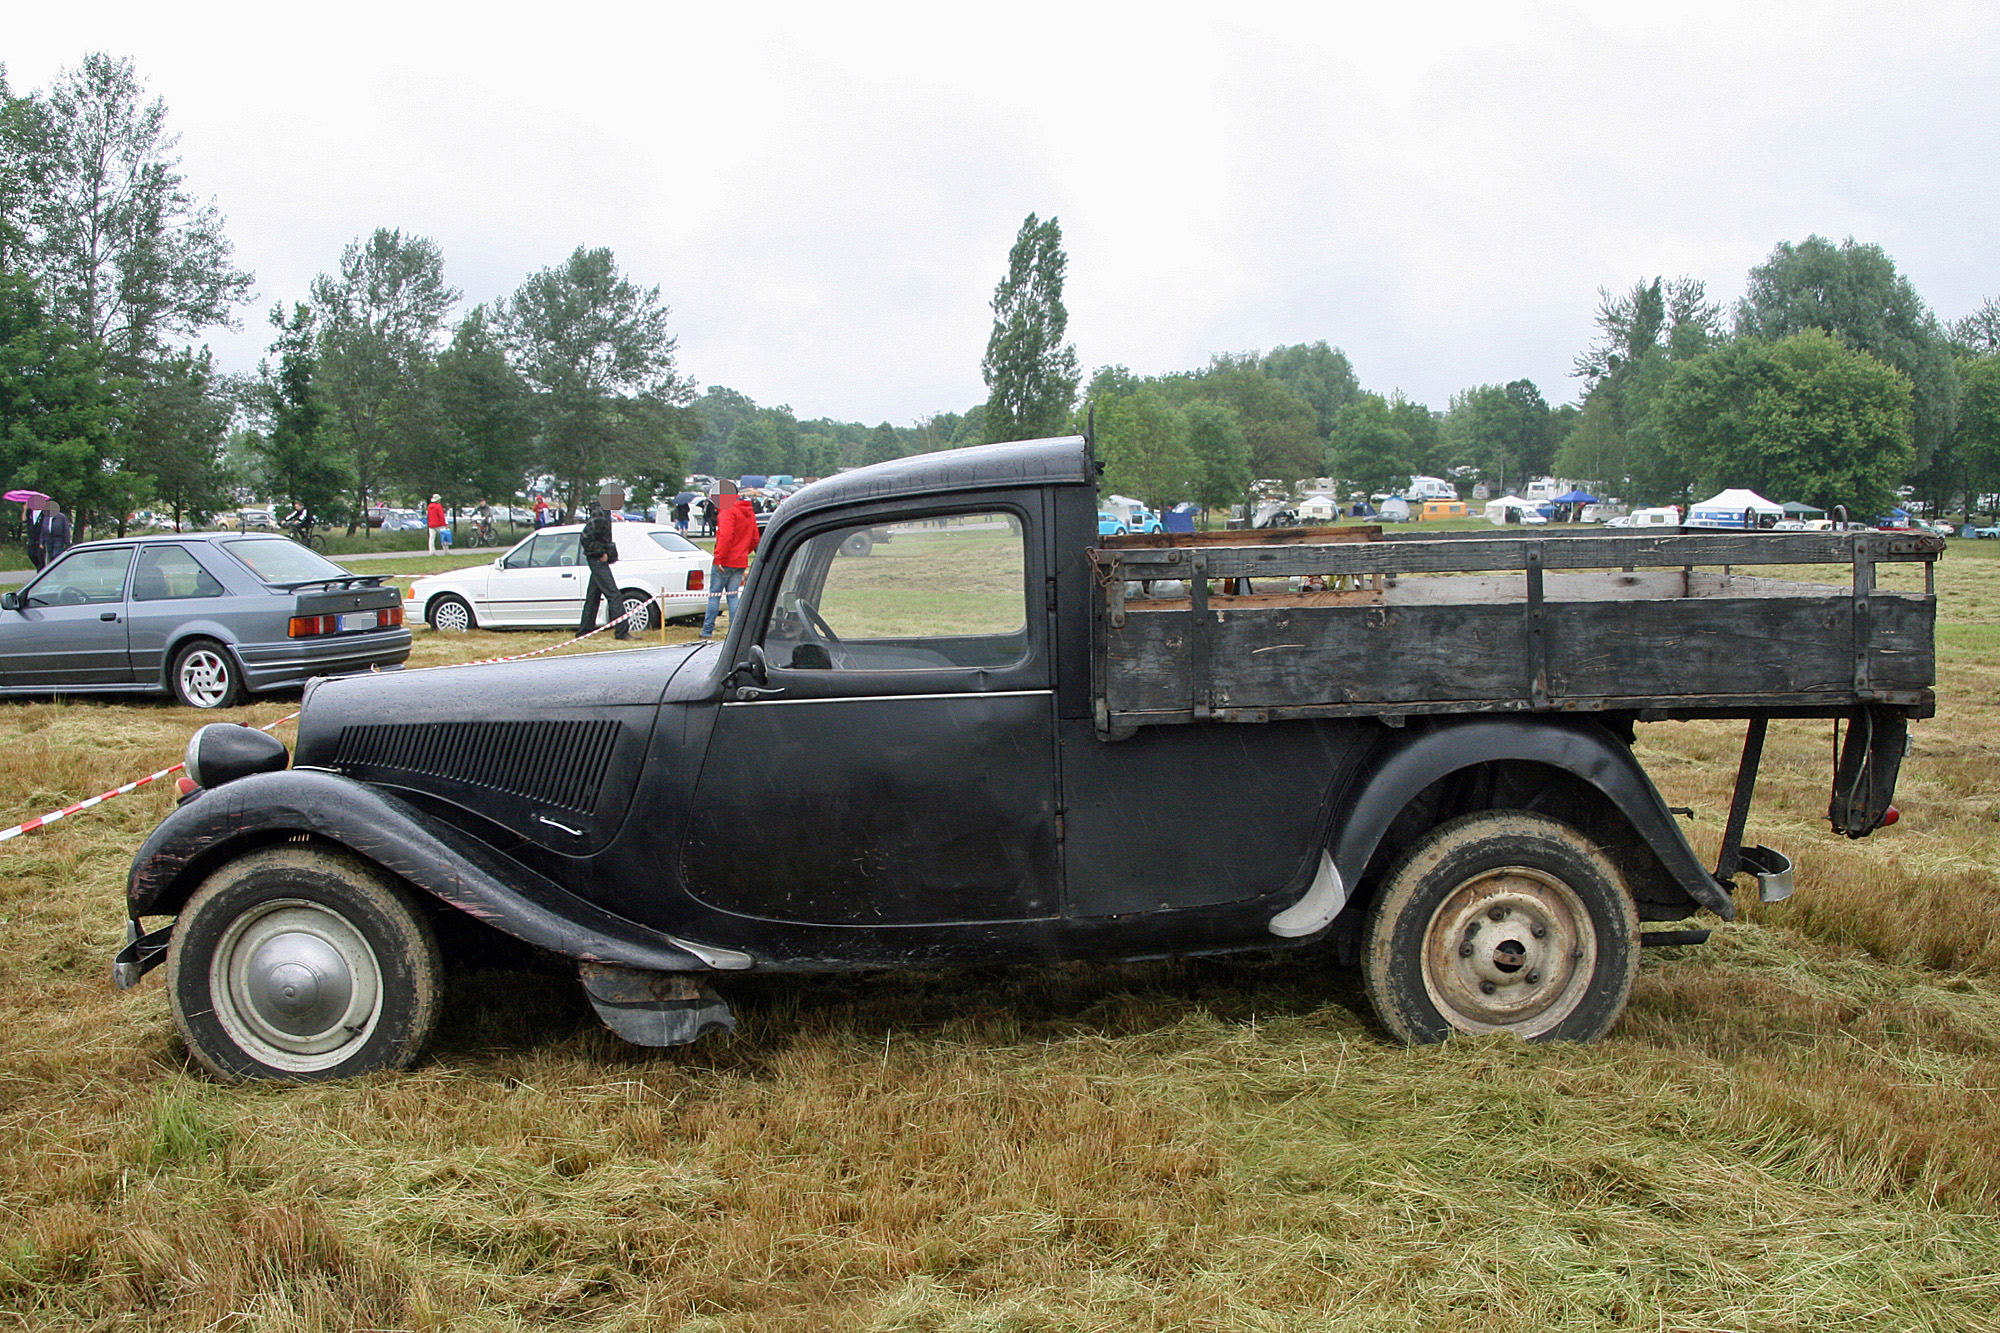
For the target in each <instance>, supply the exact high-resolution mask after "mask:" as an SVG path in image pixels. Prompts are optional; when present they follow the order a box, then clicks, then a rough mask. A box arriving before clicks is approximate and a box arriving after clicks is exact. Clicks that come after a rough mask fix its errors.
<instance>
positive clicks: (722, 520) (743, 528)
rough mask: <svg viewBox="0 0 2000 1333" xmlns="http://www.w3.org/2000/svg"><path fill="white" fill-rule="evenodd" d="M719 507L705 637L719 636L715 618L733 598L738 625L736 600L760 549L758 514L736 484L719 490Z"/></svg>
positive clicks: (733, 616) (731, 604) (726, 484)
mask: <svg viewBox="0 0 2000 1333" xmlns="http://www.w3.org/2000/svg"><path fill="white" fill-rule="evenodd" d="M716 489H717V491H718V492H719V493H718V494H717V496H716V503H717V505H719V506H720V508H721V512H720V513H719V514H717V515H716V519H715V571H714V574H713V576H712V577H711V578H710V579H709V581H708V614H707V615H706V616H704V617H703V618H702V622H701V637H702V638H704V639H706V638H711V637H713V635H714V634H715V616H716V613H717V612H719V611H720V610H722V598H723V595H724V594H725V593H726V594H728V596H729V620H730V623H731V624H734V623H735V621H736V597H737V594H738V593H739V592H741V591H742V589H743V572H744V571H745V570H747V569H749V568H750V553H751V552H752V551H754V550H756V549H757V537H758V532H757V511H756V510H754V509H752V508H751V507H750V502H749V501H748V500H746V499H744V498H743V497H742V496H741V495H738V494H737V493H736V483H735V482H733V481H725V482H723V483H722V484H721V485H720V486H718V487H717V488H716Z"/></svg>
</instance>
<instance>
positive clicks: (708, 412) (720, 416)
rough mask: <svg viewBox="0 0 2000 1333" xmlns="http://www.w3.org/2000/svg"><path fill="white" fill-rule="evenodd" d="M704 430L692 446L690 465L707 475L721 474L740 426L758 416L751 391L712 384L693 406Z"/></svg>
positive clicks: (690, 448)
mask: <svg viewBox="0 0 2000 1333" xmlns="http://www.w3.org/2000/svg"><path fill="white" fill-rule="evenodd" d="M694 410H695V414H696V415H697V416H698V417H699V418H700V421H701V430H700V431H699V432H698V433H697V434H696V435H695V438H694V443H693V444H692V445H691V446H689V451H688V452H689V458H688V466H689V467H690V468H692V469H693V470H694V471H696V472H699V473H701V474H702V475H704V476H711V477H719V476H721V475H722V474H723V472H724V470H725V469H724V467H723V451H724V450H725V449H726V448H727V447H728V445H729V437H730V436H731V435H733V434H734V433H735V432H736V429H737V427H739V426H741V425H742V424H743V423H744V422H746V421H748V420H750V419H751V418H752V417H754V416H756V415H757V404H756V403H755V402H754V401H752V400H751V398H750V396H749V395H748V394H741V393H738V392H736V390H734V389H725V388H724V387H723V386H721V385H720V384H711V385H709V386H708V389H707V390H706V391H705V392H704V393H703V394H702V396H701V397H700V398H699V399H697V400H696V402H695V405H694Z"/></svg>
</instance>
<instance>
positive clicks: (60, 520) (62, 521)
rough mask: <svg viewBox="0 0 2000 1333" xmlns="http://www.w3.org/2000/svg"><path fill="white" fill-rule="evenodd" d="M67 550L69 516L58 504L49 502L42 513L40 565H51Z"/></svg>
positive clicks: (52, 501)
mask: <svg viewBox="0 0 2000 1333" xmlns="http://www.w3.org/2000/svg"><path fill="white" fill-rule="evenodd" d="M68 549H69V515H68V514H65V513H64V512H63V507H62V505H61V504H60V503H58V502H57V501H54V500H51V501H49V506H48V508H46V509H44V510H43V511H42V563H43V564H48V565H53V564H54V563H55V562H56V561H57V560H58V559H59V558H60V557H61V556H62V553H63V552H64V551H67V550H68ZM38 568H39V566H38Z"/></svg>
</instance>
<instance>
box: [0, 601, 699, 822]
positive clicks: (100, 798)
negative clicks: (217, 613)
mask: <svg viewBox="0 0 2000 1333" xmlns="http://www.w3.org/2000/svg"><path fill="white" fill-rule="evenodd" d="M656 600H659V602H660V613H661V614H662V615H665V614H666V609H667V608H666V602H665V600H664V599H656ZM652 604H653V603H652V602H651V601H647V602H643V603H641V604H640V605H638V606H635V607H633V608H632V609H631V610H630V611H627V612H626V613H625V614H624V615H622V616H619V617H618V618H617V619H616V620H607V621H605V622H604V623H603V624H602V625H599V626H598V627H597V628H596V629H594V630H592V631H590V633H588V634H579V635H577V636H576V637H575V638H573V639H564V640H563V641H562V642H561V643H552V644H550V645H549V646H548V647H546V648H537V649H535V650H534V651H533V652H531V653H515V654H514V655H513V656H512V657H482V658H479V659H478V660H476V661H472V662H445V663H441V664H440V666H486V665H487V664H489V663H492V662H519V661H523V660H525V659H527V658H530V657H540V656H541V655H542V654H543V653H552V652H555V651H556V650H557V649H559V648H567V647H569V646H570V645H571V644H576V643H582V642H583V641H584V640H585V639H593V638H596V637H597V636H598V635H600V634H602V633H604V631H605V630H608V629H612V628H614V627H616V626H618V625H622V624H624V623H625V622H626V621H627V620H629V619H631V618H632V617H633V616H635V615H637V614H639V612H641V611H643V610H645V609H646V608H647V607H650V606H651V605H652ZM421 669H422V670H426V671H434V670H438V669H439V668H438V667H424V668H421ZM298 717H299V715H298V714H297V713H293V714H292V715H291V716H290V717H281V718H279V719H278V720H277V721H276V722H269V723H266V724H265V725H263V726H261V727H259V728H257V730H259V731H274V730H276V729H277V728H279V727H282V726H284V725H285V724H286V723H287V722H296V721H298ZM244 725H246V726H247V725H249V724H248V723H245V724H244ZM186 767H187V762H186V761H185V760H183V761H182V762H180V763H178V764H175V765H174V766H173V767H172V768H163V769H161V770H160V771H159V772H157V773H148V774H147V775H146V776H145V777H143V778H140V779H139V780H138V781H136V782H128V783H126V784H125V785H124V786H122V787H113V788H112V789H111V790H110V791H107V792H101V793H99V794H98V795H96V796H92V797H90V798H89V799H88V800H82V801H78V802H77V803H76V804H75V805H66V806H64V807H63V808H62V809H60V810H51V811H49V812H48V813H47V814H45V815H38V816H36V817H35V818H33V819H30V820H28V821H27V822H26V823H24V824H16V825H14V827H13V828H10V829H0V842H6V841H7V840H8V839H9V838H18V837H20V836H21V835H22V834H23V833H33V832H34V831H35V830H36V829H38V828H46V827H48V826H49V825H50V824H53V823H55V822H56V821H57V820H58V819H67V818H68V817H69V816H71V815H73V814H77V813H78V812H80V811H84V810H88V809H90V808H91V807H92V806H94V805H102V804H104V803H105V802H106V801H108V800H110V799H111V798H112V797H114V796H123V795H125V794H126V793H127V792H135V791H137V790H139V788H141V787H143V786H145V785H146V784H147V783H149V782H158V781H159V780H160V779H161V778H166V777H172V776H173V775H174V774H176V773H178V772H180V771H181V770H182V769H184V768H186Z"/></svg>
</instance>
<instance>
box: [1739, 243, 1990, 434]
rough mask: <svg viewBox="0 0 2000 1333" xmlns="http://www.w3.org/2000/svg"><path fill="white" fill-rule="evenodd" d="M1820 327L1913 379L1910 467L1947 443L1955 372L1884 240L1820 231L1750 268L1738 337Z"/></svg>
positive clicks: (1953, 418)
mask: <svg viewBox="0 0 2000 1333" xmlns="http://www.w3.org/2000/svg"><path fill="white" fill-rule="evenodd" d="M1807 329H1820V330H1822V331H1824V332H1826V333H1828V334H1831V335H1832V336H1833V337H1835V338H1837V339H1839V340H1840V341H1841V342H1842V343H1845V344H1846V345H1847V346H1849V347H1852V348H1854V349H1855V350H1857V351H1861V352H1866V353H1867V354H1868V355H1870V356H1872V357H1874V358H1875V359H1876V360H1878V361H1880V362H1882V363H1883V364H1884V365H1888V366H1893V367H1895V368H1896V369H1897V370H1900V371H1902V372H1903V374H1904V375H1905V376H1907V377H1908V378H1909V380H1910V384H1911V390H1912V397H1911V407H1912V411H1913V413H1914V415H1913V418H1912V419H1913V422H1914V426H1913V443H1914V444H1915V446H1916V453H1915V455H1914V463H1913V466H1914V467H1915V468H1917V469H1919V470H1921V469H1924V468H1927V467H1929V466H1930V464H1931V461H1932V458H1933V455H1935V454H1937V453H1938V452H1939V451H1940V450H1943V449H1946V448H1948V446H1949V442H1950V439H1951V434H1952V429H1953V427H1954V425H1955V424H1956V422H1957V415H1958V374H1957V371H1956V370H1955V369H1954V367H1953V365H1952V359H1951V354H1950V349H1949V347H1948V345H1947V342H1946V338H1945V334H1944V331H1943V329H1941V328H1940V327H1939V325H1938V322H1937V318H1936V317H1935V316H1934V315H1932V314H1931V311H1930V308H1929V307H1928V306H1926V305H1925V304H1924V302H1923V298H1921V297H1919V296H1918V295H1917V289H1916V288H1915V287H1913V286H1912V285H1911V284H1910V280H1909V279H1908V278H1906V277H1904V276H1902V275H1901V274H1900V273H1898V272H1897V271H1896V264H1895V261H1894V260H1892V259H1890V258H1889V256H1888V254H1887V253H1886V252H1885V251H1884V250H1883V249H1882V247H1881V246H1879V245H1863V244H1861V243H1860V242H1858V241H1856V240H1855V239H1854V238H1853V237H1849V238H1848V239H1847V240H1846V241H1844V242H1842V243H1841V244H1840V245H1838V246H1836V245H1834V244H1833V242H1831V241H1829V240H1827V239H1826V238H1824V237H1821V236H1808V237H1807V238H1806V239H1805V240H1804V241H1802V242H1801V243H1799V244H1798V245H1792V244H1790V243H1789V242H1780V243H1779V245H1778V247H1777V248H1776V249H1775V250H1773V251H1772V252H1771V257H1770V258H1769V259H1767V260H1765V261H1764V262H1763V263H1762V264H1760V265H1758V266H1757V267H1756V268H1753V269H1751V270H1750V286H1749V290H1748V291H1747V292H1746V293H1745V295H1744V297H1743V299H1742V301H1741V302H1739V303H1738V304H1737V307H1736V332H1737V333H1738V335H1739V336H1746V337H1754V338H1764V339H1767V340H1771V341H1776V340H1778V339H1781V338H1789V337H1790V336H1791V335H1793V334H1795V333H1803V332H1804V331H1806V330H1807Z"/></svg>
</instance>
